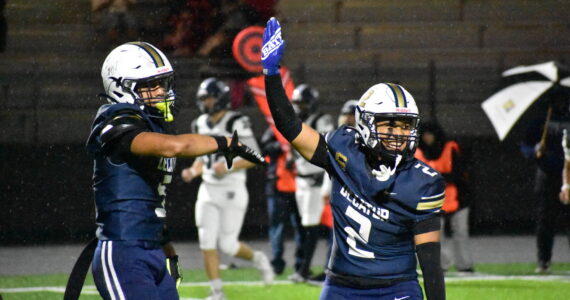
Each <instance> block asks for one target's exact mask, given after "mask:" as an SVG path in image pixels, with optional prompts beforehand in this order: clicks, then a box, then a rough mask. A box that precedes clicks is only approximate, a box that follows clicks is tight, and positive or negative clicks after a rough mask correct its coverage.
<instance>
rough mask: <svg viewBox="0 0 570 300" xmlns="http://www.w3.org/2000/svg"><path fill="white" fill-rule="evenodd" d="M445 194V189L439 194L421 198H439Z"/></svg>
mask: <svg viewBox="0 0 570 300" xmlns="http://www.w3.org/2000/svg"><path fill="white" fill-rule="evenodd" d="M444 196H445V191H444V192H443V193H441V194H437V195H433V196H427V197H422V198H421V199H422V200H431V199H437V198H441V197H444Z"/></svg>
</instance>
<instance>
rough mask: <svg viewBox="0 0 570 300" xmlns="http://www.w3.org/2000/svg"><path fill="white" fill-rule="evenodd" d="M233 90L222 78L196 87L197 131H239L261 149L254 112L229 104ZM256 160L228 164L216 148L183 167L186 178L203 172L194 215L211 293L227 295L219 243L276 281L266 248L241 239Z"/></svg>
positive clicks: (217, 296)
mask: <svg viewBox="0 0 570 300" xmlns="http://www.w3.org/2000/svg"><path fill="white" fill-rule="evenodd" d="M229 92H230V89H229V87H228V86H227V85H226V84H225V83H224V82H222V81H221V80H218V79H216V78H208V79H206V80H204V81H203V82H202V83H201V84H200V87H199V88H198V93H197V98H198V106H199V108H200V110H201V112H202V115H200V116H199V117H198V119H196V120H195V121H194V123H193V124H192V129H193V131H194V132H196V133H198V132H199V133H202V134H205V135H220V136H232V133H233V132H234V131H237V132H238V133H239V134H240V141H241V142H242V143H244V144H246V145H248V146H250V147H252V148H253V149H256V150H258V149H259V147H258V145H257V142H256V140H255V137H254V136H253V131H252V130H251V126H250V121H249V118H248V117H247V116H245V115H242V114H240V113H237V112H234V111H231V110H230V99H229ZM253 166H254V164H252V163H250V162H248V161H246V160H242V159H238V160H235V161H234V163H233V166H232V168H231V169H229V170H228V169H227V167H226V164H225V163H224V160H223V157H222V156H219V155H215V154H214V155H205V156H201V157H199V158H197V159H196V160H195V161H194V164H193V165H192V166H191V167H189V168H186V169H184V170H182V178H183V180H184V181H186V182H190V181H191V180H192V179H194V178H196V177H198V176H202V183H201V185H200V188H199V190H198V201H197V202H196V209H195V218H196V226H197V227H198V237H199V240H200V249H201V250H202V254H203V257H204V267H205V269H206V273H207V275H208V278H209V280H210V283H211V288H212V291H211V294H210V297H209V298H208V299H225V296H224V294H223V291H222V280H221V278H220V271H219V264H220V261H219V256H218V249H219V250H220V251H222V252H223V253H225V254H227V255H229V256H233V257H238V258H242V259H245V260H249V261H252V262H253V264H254V265H255V267H256V268H257V269H259V270H260V272H261V274H262V277H263V280H264V282H265V283H266V284H270V283H271V282H272V281H273V277H274V274H273V270H272V268H271V265H270V263H269V260H268V259H267V257H266V256H265V254H264V253H263V252H261V251H253V250H252V249H251V247H249V246H248V245H247V244H245V243H244V242H240V241H239V240H238V236H239V233H240V231H241V227H242V225H243V219H244V216H245V213H246V210H247V204H248V200H249V195H248V192H247V188H246V169H248V168H251V167H253Z"/></svg>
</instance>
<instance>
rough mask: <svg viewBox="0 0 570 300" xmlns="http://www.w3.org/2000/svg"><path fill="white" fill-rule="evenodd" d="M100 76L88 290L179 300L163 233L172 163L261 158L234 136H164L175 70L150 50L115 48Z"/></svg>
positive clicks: (91, 149) (92, 148)
mask: <svg viewBox="0 0 570 300" xmlns="http://www.w3.org/2000/svg"><path fill="white" fill-rule="evenodd" d="M101 77H102V80H103V88H104V92H105V93H104V94H102V96H104V97H105V98H106V100H108V102H109V103H108V104H105V105H103V106H101V107H100V108H99V110H98V111H97V115H96V117H95V120H94V121H93V125H92V129H91V134H90V135H89V139H88V141H87V146H86V149H87V152H88V153H89V154H90V155H91V156H92V158H93V161H94V168H93V191H94V196H95V207H96V210H97V211H96V215H97V217H96V222H97V231H96V235H97V238H98V240H99V241H98V244H97V248H96V250H95V254H94V256H93V262H92V272H93V279H94V281H95V285H96V286H97V290H98V291H99V294H100V295H101V297H102V298H103V299H178V292H177V291H176V287H177V283H179V280H180V279H181V277H180V274H179V267H178V256H177V255H176V252H175V251H174V247H173V246H172V244H171V243H170V242H169V239H168V235H167V234H166V233H165V219H166V209H165V201H166V194H167V187H168V185H169V184H170V182H171V180H172V175H173V172H174V168H175V165H176V157H195V156H199V155H204V154H208V153H214V152H216V151H218V152H220V153H222V155H224V156H225V158H226V159H227V160H229V161H231V159H233V157H234V156H235V155H241V156H244V157H246V158H247V159H249V160H251V161H258V162H261V161H263V159H262V158H261V156H259V154H256V153H254V152H253V151H252V150H251V149H249V148H248V147H246V146H243V145H241V144H238V143H237V136H234V139H232V140H231V143H228V142H229V141H230V140H228V138H226V137H222V136H204V135H197V134H181V135H171V134H169V132H170V130H171V129H172V126H166V125H167V123H170V122H172V121H174V116H175V114H174V112H175V110H174V101H175V91H174V85H173V84H174V70H173V68H172V65H171V64H170V62H169V61H168V59H167V58H166V56H165V55H164V54H163V53H162V52H161V51H160V50H158V49H157V48H156V47H154V46H152V45H150V44H148V43H144V42H131V43H126V44H123V45H121V46H119V47H117V48H115V49H114V50H113V51H111V53H109V55H108V56H107V58H106V59H105V62H104V63H103V67H102V69H101ZM228 144H229V146H228ZM169 273H170V274H171V275H172V276H170V275H168V274H169ZM175 280H176V281H177V282H175Z"/></svg>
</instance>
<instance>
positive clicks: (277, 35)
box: [261, 17, 285, 75]
mask: <svg viewBox="0 0 570 300" xmlns="http://www.w3.org/2000/svg"><path fill="white" fill-rule="evenodd" d="M284 49H285V41H284V40H283V39H282V38H281V25H280V24H279V21H277V19H275V18H273V17H272V18H271V19H269V21H268V22H267V27H265V31H264V32H263V47H262V48H261V64H262V65H263V74H265V75H275V74H279V67H280V66H279V62H280V61H281V57H282V56H283V50H284Z"/></svg>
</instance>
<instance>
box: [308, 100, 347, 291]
mask: <svg viewBox="0 0 570 300" xmlns="http://www.w3.org/2000/svg"><path fill="white" fill-rule="evenodd" d="M357 104H358V100H348V101H346V102H345V103H344V104H343V105H342V107H341V109H340V113H339V116H338V123H337V124H338V127H341V126H343V125H344V126H350V127H354V125H355V121H354V111H355V109H356V105H357ZM331 188H332V182H331V179H330V177H329V176H328V175H326V174H325V177H324V179H323V185H322V186H321V198H322V199H323V204H324V207H323V214H322V215H321V224H322V226H321V228H324V229H325V231H326V236H327V243H328V246H327V256H326V260H325V267H324V270H323V272H322V273H320V274H317V275H315V276H312V277H311V278H309V283H322V282H323V281H324V280H325V278H326V273H325V270H326V268H327V265H328V263H329V258H330V254H331V247H332V238H333V236H332V233H333V231H332V226H333V220H332V211H331V203H330V200H331Z"/></svg>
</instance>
